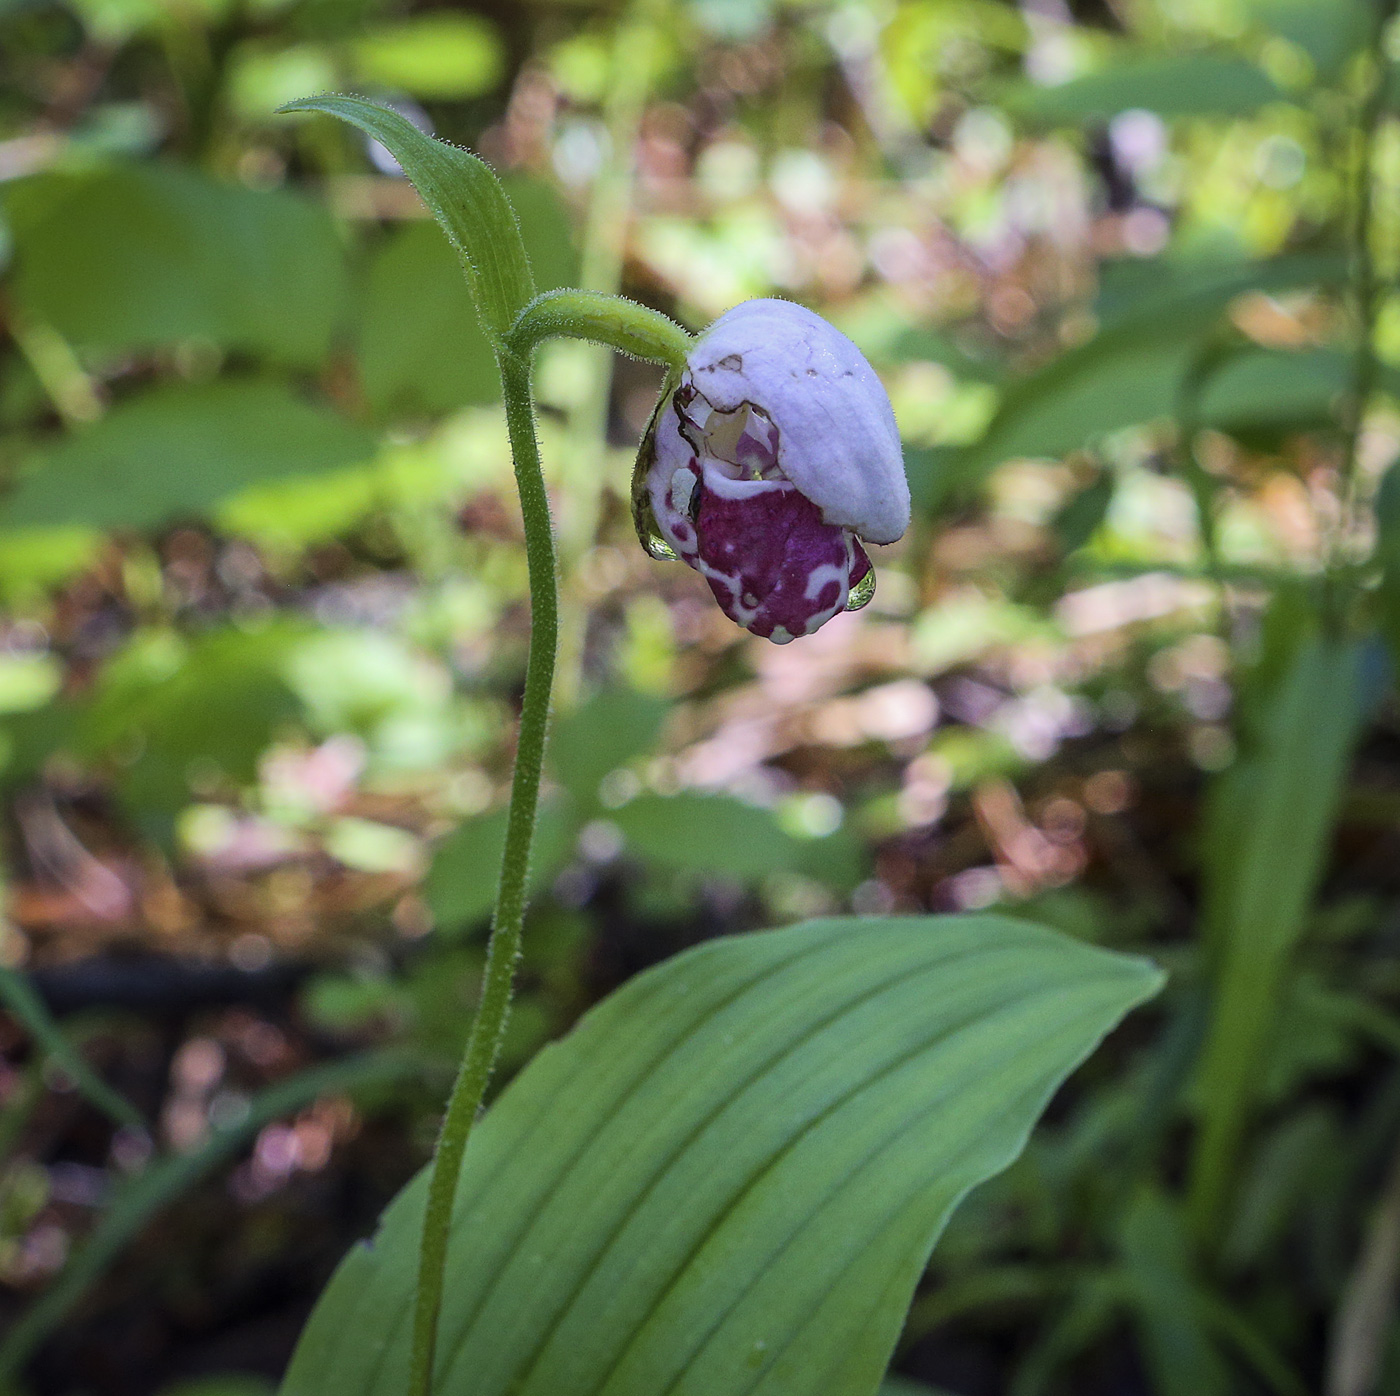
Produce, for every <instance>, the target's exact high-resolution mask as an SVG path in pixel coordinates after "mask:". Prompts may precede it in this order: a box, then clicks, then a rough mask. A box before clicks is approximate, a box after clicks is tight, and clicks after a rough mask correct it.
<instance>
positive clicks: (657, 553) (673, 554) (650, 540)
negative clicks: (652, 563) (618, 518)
mask: <svg viewBox="0 0 1400 1396" xmlns="http://www.w3.org/2000/svg"><path fill="white" fill-rule="evenodd" d="M642 546H643V547H644V548H645V549H646V550H647V553H648V554H649V555H650V556H651V557H653V558H655V559H656V561H657V562H676V561H678V560H679V558H680V554H679V553H678V552H677V551H676V550H675V549H674V548H673V547H672V546H671V545H670V544H669V543H668V542H667V541H666V540H665V539H664V538H662V537H661V536H660V534H656V533H648V534H647V536H646V538H645V539H643V541H642ZM872 590H873V588H872Z"/></svg>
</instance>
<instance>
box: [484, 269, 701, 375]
mask: <svg viewBox="0 0 1400 1396" xmlns="http://www.w3.org/2000/svg"><path fill="white" fill-rule="evenodd" d="M555 335H567V336H568V337H569V338H571V339H587V340H591V341H592V342H593V343H594V344H606V345H608V346H609V347H610V348H613V349H616V350H617V351H618V353H620V354H629V355H631V357H632V358H634V359H648V360H650V361H651V362H652V363H659V364H665V365H666V367H667V368H671V369H674V370H676V371H677V372H679V371H680V370H681V369H682V368H683V367H684V366H685V359H686V355H687V354H689V353H690V350H691V347H692V345H693V344H694V342H695V341H694V340H693V339H692V338H691V337H690V335H688V334H687V333H686V332H685V331H684V330H683V329H681V327H680V326H679V325H678V324H676V322H675V321H674V320H671V319H669V318H668V317H667V316H665V315H663V314H662V313H661V312H660V311H659V310H649V309H648V308H647V307H646V306H644V305H638V304H637V303H636V301H629V300H628V299H627V298H626V297H625V296H605V295H601V294H599V293H598V292H597V291H576V290H572V289H569V290H563V291H546V292H545V293H544V294H543V295H542V296H536V297H535V299H534V300H532V301H531V302H530V304H529V305H527V306H526V307H525V309H524V310H522V311H521V312H520V315H519V317H518V318H517V319H516V322H515V324H513V325H512V326H511V327H510V329H509V331H508V332H507V333H506V340H505V342H506V348H507V350H508V351H509V352H511V353H513V354H515V355H516V356H517V357H519V358H522V359H524V360H526V361H527V362H528V361H529V358H530V355H531V354H532V353H533V352H534V350H535V347H536V345H538V344H539V343H540V342H541V341H543V340H546V339H550V338H552V337H554V336H555Z"/></svg>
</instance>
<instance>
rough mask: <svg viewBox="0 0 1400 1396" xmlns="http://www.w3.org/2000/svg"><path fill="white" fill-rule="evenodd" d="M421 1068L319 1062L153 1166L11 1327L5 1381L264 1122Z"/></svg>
mask: <svg viewBox="0 0 1400 1396" xmlns="http://www.w3.org/2000/svg"><path fill="white" fill-rule="evenodd" d="M414 1069H415V1066H414V1064H413V1062H412V1061H411V1060H410V1059H408V1058H407V1057H404V1056H401V1055H399V1054H396V1053H389V1052H374V1053H367V1054H364V1055H362V1056H357V1057H350V1058H347V1059H346V1060H344V1061H338V1062H332V1063H330V1064H329V1065H326V1066H320V1067H314V1068H312V1069H311V1070H309V1071H304V1072H302V1073H300V1074H299V1075H297V1076H293V1077H291V1078H290V1079H289V1080H286V1081H279V1082H278V1083H277V1084H276V1085H275V1086H269V1087H268V1088H267V1089H266V1090H264V1091H261V1092H259V1094H257V1095H256V1096H254V1097H253V1099H252V1101H251V1102H250V1105H249V1110H248V1114H247V1115H246V1116H245V1118H244V1119H242V1120H240V1121H239V1122H238V1123H237V1124H231V1125H224V1126H221V1127H219V1128H217V1129H215V1130H213V1131H212V1132H211V1133H210V1135H209V1137H208V1139H206V1140H205V1142H204V1143H203V1144H201V1145H200V1146H199V1147H198V1148H197V1149H192V1150H191V1151H190V1152H189V1153H187V1154H176V1155H174V1156H172V1157H169V1158H164V1159H161V1160H160V1161H159V1162H157V1163H154V1164H151V1165H150V1166H148V1167H147V1168H146V1169H145V1170H144V1171H143V1172H142V1173H140V1174H138V1175H137V1176H136V1177H135V1178H133V1179H132V1180H131V1182H130V1183H129V1184H127V1185H126V1186H125V1187H124V1188H123V1189H122V1190H121V1191H120V1192H119V1193H118V1195H117V1197H116V1198H115V1200H114V1201H113V1203H112V1205H111V1207H110V1208H109V1209H108V1210H107V1211H106V1212H105V1213H104V1215H103V1217H102V1219H101V1221H99V1222H98V1224H97V1226H96V1228H95V1230H94V1231H93V1233H92V1235H91V1236H90V1237H89V1238H88V1239H87V1241H86V1242H85V1243H84V1244H83V1245H82V1246H81V1248H79V1249H78V1251H77V1252H76V1253H75V1254H74V1256H73V1258H72V1260H70V1261H69V1262H68V1264H67V1266H66V1267H65V1268H64V1269H63V1270H62V1271H61V1272H60V1274H59V1275H58V1278H57V1279H56V1280H55V1281H54V1283H53V1285H52V1286H51V1287H50V1288H49V1289H48V1290H46V1291H45V1293H44V1294H43V1295H41V1296H40V1298H39V1299H38V1300H37V1301H36V1302H35V1303H34V1304H33V1305H32V1306H31V1307H30V1308H29V1309H28V1310H27V1311H26V1312H25V1314H24V1316H23V1317H22V1318H21V1319H20V1320H19V1322H18V1323H16V1324H15V1326H14V1327H13V1328H11V1329H10V1331H9V1332H8V1333H7V1334H6V1335H5V1338H4V1341H3V1342H2V1343H0V1383H3V1382H4V1381H5V1380H7V1379H11V1378H13V1377H14V1376H15V1375H16V1374H17V1373H18V1371H19V1369H20V1367H21V1366H22V1365H23V1364H24V1363H25V1362H26V1361H27V1360H28V1358H29V1356H30V1355H31V1354H32V1353H33V1351H34V1350H35V1348H36V1347H38V1345H39V1344H40V1343H42V1342H43V1341H44V1340H45V1339H46V1338H48V1337H49V1336H50V1335H51V1334H53V1333H55V1332H56V1331H57V1330H58V1328H59V1327H60V1325H61V1324H62V1323H63V1321H64V1319H65V1318H67V1316H68V1315H69V1314H70V1313H71V1312H72V1310H73V1308H74V1306H75V1305H76V1304H77V1303H78V1302H79V1301H80V1300H81V1299H82V1297H83V1295H84V1294H86V1293H87V1291H88V1290H89V1288H91V1286H92V1285H93V1284H94V1283H96V1281H97V1280H99V1279H100V1278H101V1277H102V1275H103V1274H105V1273H106V1271H107V1269H108V1267H109V1266H110V1265H111V1264H112V1262H113V1261H114V1260H115V1259H116V1257H117V1256H118V1255H119V1254H120V1252H121V1250H122V1248H123V1247H124V1246H125V1245H126V1244H127V1243H128V1242H129V1241H131V1240H132V1239H133V1238H134V1237H135V1236H136V1235H137V1234H138V1233H139V1232H140V1230H141V1228H142V1227H144V1226H145V1225H146V1223H147V1222H148V1221H149V1220H150V1218H151V1217H152V1216H154V1215H155V1213H157V1212H158V1211H160V1209H161V1208H162V1207H164V1206H166V1205H168V1204H169V1203H170V1202H173V1201H174V1200H175V1198H177V1197H179V1196H180V1194H181V1193H183V1192H186V1191H187V1190H188V1189H190V1188H191V1187H193V1186H194V1185H195V1184H196V1183H197V1182H199V1181H200V1179H201V1178H203V1177H205V1176H206V1175H207V1174H208V1173H210V1172H212V1171H213V1170H214V1169H215V1168H217V1167H218V1166H219V1165H220V1164H222V1163H224V1162H226V1161H227V1160H228V1159H229V1158H231V1157H232V1156H233V1155H234V1154H235V1153H237V1152H238V1150H239V1149H240V1148H242V1147H243V1146H244V1145H245V1144H246V1143H247V1142H248V1141H249V1140H250V1139H252V1138H253V1136H254V1135H256V1134H257V1132H258V1131H259V1130H260V1129H262V1127H263V1126H264V1125H266V1124H269V1123H270V1122H271V1121H273V1120H275V1119H277V1118H278V1117H279V1116H281V1115H285V1114H287V1113H288V1112H289V1111H292V1110H299V1109H301V1107H302V1106H304V1105H308V1104H310V1103H311V1102H312V1101H313V1100H315V1099H317V1097H318V1096H322V1095H325V1094H326V1093H327V1092H328V1091H345V1090H351V1089H353V1088H354V1087H356V1086H362V1085H366V1084H368V1083H370V1082H372V1081H386V1080H391V1079H393V1078H395V1077H399V1076H404V1075H407V1074H409V1073H410V1072H411V1071H413V1070H414Z"/></svg>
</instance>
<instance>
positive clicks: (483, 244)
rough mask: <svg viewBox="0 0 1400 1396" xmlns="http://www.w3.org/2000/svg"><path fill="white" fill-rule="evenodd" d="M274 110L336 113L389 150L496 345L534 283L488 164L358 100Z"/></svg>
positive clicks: (305, 102) (310, 101) (317, 100)
mask: <svg viewBox="0 0 1400 1396" xmlns="http://www.w3.org/2000/svg"><path fill="white" fill-rule="evenodd" d="M280 110H282V111H284V112H294V111H319V112H326V113H327V114H328V115H330V116H338V117H339V118H340V119H341V120H342V121H348V122H349V123H350V124H351V125H352V126H358V127H359V128H360V130H361V131H364V132H365V133H366V135H370V136H373V137H374V139H375V140H377V141H379V142H380V143H381V144H382V145H384V146H386V147H387V148H388V150H389V152H390V154H392V155H393V157H394V159H395V160H397V161H398V162H399V164H400V165H401V166H402V167H403V172H404V174H406V175H407V176H408V178H409V180H410V181H412V184H413V187H414V188H415V189H416V190H417V191H418V193H419V194H420V195H421V196H422V199H423V202H424V203H425V204H427V206H428V208H429V210H430V211H431V212H432V215H433V217H434V218H436V219H437V221H438V223H439V224H440V225H441V226H442V230H443V231H444V232H445V233H446V234H447V237H448V240H449V241H450V242H451V243H452V246H453V247H454V248H456V250H457V254H458V256H460V257H461V259H462V266H463V268H464V270H465V271H466V275H467V282H468V284H469V285H470V286H471V289H472V297H473V299H474V300H475V301H476V308H477V313H478V314H479V315H480V316H481V322H482V326H483V327H484V328H485V330H486V333H487V335H488V337H489V338H490V339H491V340H492V341H493V342H495V343H499V341H500V339H501V336H502V335H504V334H505V332H506V331H507V330H508V329H509V328H510V327H511V325H512V324H513V323H514V321H515V317H516V316H517V315H518V314H519V313H520V312H521V310H522V309H524V307H525V306H526V305H528V304H529V303H530V301H531V300H532V299H533V298H534V295H535V281H534V277H533V276H532V275H531V273H530V261H529V258H528V257H527V256H526V254H525V244H524V242H523V241H522V240H521V237H520V225H519V224H518V223H517V222H516V217H515V211H514V210H513V209H512V208H511V206H510V200H509V199H507V198H506V195H505V190H503V189H502V188H501V182H500V180H498V179H497V178H496V176H495V173H494V172H493V171H492V170H491V168H490V166H489V165H487V164H486V163H485V162H484V161H482V160H479V159H477V157H476V156H475V155H473V154H471V153H470V152H469V151H466V150H462V149H460V148H459V147H457V146H455V145H448V144H447V143H446V142H445V141H439V140H434V139H433V138H432V137H431V136H425V135H424V134H423V132H422V131H420V130H419V129H418V128H417V127H416V126H414V125H413V123H412V122H410V121H408V120H406V119H405V118H404V117H402V116H400V115H399V114H398V112H396V111H390V110H389V108H387V107H381V106H378V105H376V104H375V103H374V102H367V101H365V100H364V98H362V97H303V98H300V99H299V100H297V101H295V102H288V103H287V105H286V106H284V107H282V108H280Z"/></svg>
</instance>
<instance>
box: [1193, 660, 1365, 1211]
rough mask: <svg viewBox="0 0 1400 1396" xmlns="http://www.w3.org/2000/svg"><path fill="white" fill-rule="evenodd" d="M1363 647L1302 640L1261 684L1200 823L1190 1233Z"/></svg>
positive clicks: (1351, 733)
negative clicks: (1203, 1009)
mask: <svg viewBox="0 0 1400 1396" xmlns="http://www.w3.org/2000/svg"><path fill="white" fill-rule="evenodd" d="M1363 660H1364V648H1363V646H1362V645H1361V644H1359V643H1357V642H1356V641H1355V640H1352V639H1350V638H1346V639H1334V638H1331V637H1328V636H1323V635H1319V634H1316V633H1311V634H1306V635H1305V636H1304V637H1303V638H1302V639H1301V641H1300V642H1299V643H1298V645H1297V647H1296V649H1295V650H1294V652H1293V654H1292V655H1291V656H1290V657H1289V658H1288V660H1287V664H1286V667H1285V668H1284V669H1283V670H1282V671H1281V672H1280V673H1279V674H1278V675H1277V676H1276V677H1275V678H1274V679H1273V680H1272V681H1271V684H1270V690H1269V693H1268V699H1269V701H1268V702H1267V703H1266V705H1265V706H1264V709H1263V712H1262V720H1261V722H1260V725H1259V731H1258V733H1257V737H1256V740H1255V743H1254V747H1253V749H1252V750H1250V751H1247V753H1246V755H1245V756H1244V758H1243V759H1242V760H1240V761H1238V762H1237V763H1236V764H1235V765H1234V766H1233V767H1231V768H1230V769H1229V770H1228V771H1226V772H1225V774H1224V775H1223V776H1222V777H1221V780H1220V782H1219V784H1218V786H1217V788H1216V790H1215V791H1214V792H1213V800H1212V805H1211V808H1210V810H1209V812H1208V819H1207V847H1208V850H1209V857H1208V861H1207V864H1206V868H1205V889H1204V890H1205V927H1204V929H1205V934H1206V945H1207V949H1208V950H1209V951H1210V952H1211V954H1212V955H1213V957H1214V959H1215V973H1216V984H1215V1002H1214V1005H1213V1008H1212V1014H1211V1022H1210V1026H1209V1028H1208V1030H1207V1035H1206V1042H1205V1047H1204V1049H1203V1054H1202V1062H1201V1098H1202V1101H1203V1118H1202V1131H1201V1137H1200V1142H1199V1144H1198V1146H1197V1154H1196V1159H1195V1164H1194V1176H1193V1181H1192V1189H1193V1199H1192V1211H1193V1221H1194V1223H1195V1225H1196V1227H1197V1229H1198V1231H1201V1232H1204V1231H1205V1230H1207V1229H1208V1228H1211V1227H1213V1226H1214V1224H1215V1220H1216V1218H1217V1215H1218V1212H1219V1208H1220V1207H1221V1205H1222V1203H1223V1201H1224V1198H1225V1193H1226V1189H1227V1186H1228V1181H1229V1177H1230V1174H1231V1173H1232V1171H1233V1166H1234V1158H1235V1153H1236V1150H1237V1148H1238V1144H1239V1140H1240V1139H1241V1137H1242V1135H1243V1132H1244V1128H1245V1124H1246V1121H1247V1119H1248V1116H1249V1113H1250V1108H1251V1105H1252V1103H1253V1097H1254V1094H1255V1092H1256V1090H1257V1087H1258V1077H1259V1073H1260V1069H1261V1063H1262V1057H1263V1053H1264V1050H1265V1048H1266V1045H1267V1043H1268V1040H1269V1034H1270V1032H1271V1031H1272V1030H1273V1027H1274V1023H1275V1021H1276V1016H1277V1012H1278V1006H1279V1001H1280V997H1281V994H1282V988H1283V983H1284V976H1285V973H1286V970H1287V967H1288V964H1289V960H1290V958H1291V955H1292V952H1293V950H1294V948H1295V947H1296V945H1297V943H1298V940H1299V938H1300V937H1301V936H1302V933H1303V929H1304V927H1305V925H1306V924H1307V917H1308V912H1309V909H1310V907H1311V905H1312V900H1313V895H1314V893H1315V891H1316V888H1317V884H1318V881H1319V879H1320V877H1321V875H1322V868H1323V862H1324V859H1325V857H1326V853H1327V845H1328V841H1329V839H1330V837H1331V832H1332V821H1333V816H1334V814H1335V812H1336V809H1337V805H1338V802H1339V800H1340V798H1341V794H1342V789H1343V784H1344V781H1345V778H1346V773H1347V769H1348V766H1349V764H1350V761H1351V753H1352V747H1353V744H1354V742H1355V739H1356V734H1357V731H1358V729H1359V726H1360V721H1361V716H1362V708H1363V688H1364V685H1363Z"/></svg>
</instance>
